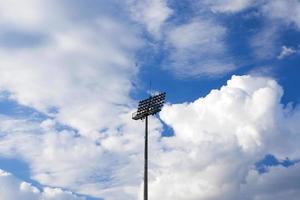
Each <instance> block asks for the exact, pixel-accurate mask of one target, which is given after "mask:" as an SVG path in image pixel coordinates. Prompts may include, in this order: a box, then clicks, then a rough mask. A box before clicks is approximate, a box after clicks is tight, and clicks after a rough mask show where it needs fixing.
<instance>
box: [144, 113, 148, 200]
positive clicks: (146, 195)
mask: <svg viewBox="0 0 300 200" xmlns="http://www.w3.org/2000/svg"><path fill="white" fill-rule="evenodd" d="M144 167H145V168H144V200H148V116H146V118H145V166H144Z"/></svg>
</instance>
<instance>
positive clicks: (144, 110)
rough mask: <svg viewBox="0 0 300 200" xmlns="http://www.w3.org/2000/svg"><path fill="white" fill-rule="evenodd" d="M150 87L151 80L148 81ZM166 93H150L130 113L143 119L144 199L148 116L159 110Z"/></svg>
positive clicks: (145, 194) (133, 117) (135, 118)
mask: <svg viewBox="0 0 300 200" xmlns="http://www.w3.org/2000/svg"><path fill="white" fill-rule="evenodd" d="M150 87H151V81H150ZM165 98H166V93H165V92H163V93H160V94H158V95H154V96H152V95H150V97H149V98H148V99H144V100H142V101H140V102H139V106H138V110H137V112H135V113H133V114H132V119H134V120H139V119H141V120H142V119H145V151H144V158H145V159H144V200H148V116H149V115H155V114H156V113H158V112H160V111H161V109H162V107H163V105H164V103H165Z"/></svg>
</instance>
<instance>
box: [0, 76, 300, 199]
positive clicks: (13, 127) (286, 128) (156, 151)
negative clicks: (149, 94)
mask: <svg viewBox="0 0 300 200" xmlns="http://www.w3.org/2000/svg"><path fill="white" fill-rule="evenodd" d="M282 94H283V90H282V89H281V87H280V86H279V85H278V84H277V83H276V82H275V81H274V80H272V79H268V78H262V77H261V78H259V77H251V76H241V77H240V76H234V77H232V79H231V80H229V81H228V83H227V85H226V86H223V87H222V88H221V89H220V90H213V91H211V93H210V94H208V95H207V96H206V97H203V98H199V99H198V100H196V101H195V102H192V103H185V104H177V105H167V106H166V107H165V108H164V109H163V111H162V112H161V118H162V120H163V121H164V122H165V123H167V124H168V125H169V126H171V127H172V128H173V129H174V132H175V136H174V137H169V138H160V136H159V135H160V132H161V124H160V123H159V122H158V121H156V120H153V119H151V126H150V127H151V129H152V130H151V131H150V133H151V134H150V151H149V152H150V155H149V156H150V157H149V158H150V172H149V174H150V185H149V187H150V188H149V190H150V191H151V192H150V193H149V195H150V198H152V199H166V200H168V199H179V200H181V199H185V200H186V199H187V200H189V199H199V198H202V199H205V200H206V199H215V200H217V199H225V200H232V199H240V197H241V196H243V197H245V199H247V198H248V199H249V200H253V199H255V198H256V197H257V198H258V197H259V198H262V197H263V196H266V195H267V197H268V198H270V199H272V197H274V198H275V197H277V196H278V195H279V196H282V195H284V194H296V193H297V190H296V189H293V188H296V187H295V186H296V185H294V184H292V185H290V186H289V187H287V188H284V189H282V190H281V191H280V192H278V193H273V192H272V191H270V189H269V188H271V185H272V180H273V179H270V180H269V178H268V177H269V176H272V177H273V176H276V177H278V178H277V179H278V180H283V181H285V180H286V179H285V178H284V177H285V174H286V173H288V174H293V173H295V171H297V169H298V164H296V165H295V168H294V167H293V168H291V167H290V168H284V169H281V170H279V171H282V172H280V173H278V172H277V171H278V170H276V169H277V168H281V167H273V168H272V169H271V170H269V172H268V174H270V175H267V174H263V175H261V174H256V175H255V173H256V172H255V171H254V170H253V168H254V164H255V163H256V162H257V161H258V160H260V159H262V158H263V157H264V155H265V154H267V153H272V154H274V155H275V156H277V157H278V158H279V159H284V158H286V157H289V158H290V159H291V160H293V159H298V158H299V157H300V151H299V148H298V147H299V145H300V144H299V143H300V138H299V137H300V135H299V134H298V130H299V128H300V127H299V123H298V122H299V120H300V112H299V111H300V110H299V108H295V109H291V108H289V107H287V108H284V107H283V105H281V104H280V99H281V96H282ZM121 118H122V120H121V122H122V124H121V125H120V127H119V129H118V130H117V129H110V130H107V131H106V132H105V133H104V135H103V136H102V139H101V140H98V141H95V140H91V139H89V138H85V137H78V136H76V133H74V132H73V131H71V130H70V131H68V130H62V131H57V130H55V129H54V126H55V121H50V120H47V121H44V122H42V123H38V122H31V121H28V120H20V119H19V120H16V119H9V118H6V117H1V120H0V127H1V130H0V133H1V141H0V152H1V155H2V156H5V157H17V158H19V159H23V160H25V161H26V162H27V163H28V165H29V167H30V169H31V174H32V177H31V178H32V179H34V180H37V181H39V182H40V183H42V184H45V185H50V186H54V187H63V188H67V189H69V190H71V191H74V192H77V193H81V194H88V195H92V196H96V197H104V198H105V199H137V194H142V187H140V185H141V182H142V158H143V156H142V153H143V151H142V149H143V137H141V136H142V135H143V124H142V123H137V122H136V121H132V120H131V118H130V113H128V114H125V115H122V117H121ZM97 143H98V144H97ZM16 144H18V145H16ZM83 163H84V164H83ZM273 169H275V170H273ZM253 177H254V178H253ZM261 180H267V181H265V189H263V190H259V188H255V187H254V186H255V185H256V183H257V184H259V182H260V181H261ZM282 184H284V183H282ZM295 184H296V183H295ZM25 186H26V185H25ZM25 186H24V187H25ZM25 188H26V187H25ZM245 188H246V189H245ZM247 188H249V191H251V192H247V191H248V190H247ZM250 189H251V190H250ZM276 195H277V196H276ZM248 199H247V200H248Z"/></svg>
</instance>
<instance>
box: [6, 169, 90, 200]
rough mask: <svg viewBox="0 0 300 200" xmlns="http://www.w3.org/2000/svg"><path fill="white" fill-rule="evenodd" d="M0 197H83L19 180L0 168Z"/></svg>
mask: <svg viewBox="0 0 300 200" xmlns="http://www.w3.org/2000/svg"><path fill="white" fill-rule="evenodd" d="M0 198H1V199H3V200H17V199H23V200H54V199H55V200H76V199H78V200H79V199H82V200H84V199H85V198H83V197H79V196H76V195H75V194H73V193H72V192H69V191H63V190H62V189H59V188H49V187H45V188H43V190H42V191H41V190H40V189H38V188H36V187H34V186H32V185H31V184H29V183H27V182H24V181H21V180H20V179H18V178H16V177H15V176H13V175H12V174H10V173H7V172H5V171H3V170H1V169H0Z"/></svg>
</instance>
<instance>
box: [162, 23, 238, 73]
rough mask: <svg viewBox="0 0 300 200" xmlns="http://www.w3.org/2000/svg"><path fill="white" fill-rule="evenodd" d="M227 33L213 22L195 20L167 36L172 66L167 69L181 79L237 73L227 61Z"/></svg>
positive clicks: (174, 29) (176, 28)
mask: <svg viewBox="0 0 300 200" xmlns="http://www.w3.org/2000/svg"><path fill="white" fill-rule="evenodd" d="M225 35H226V29H225V28H224V27H223V26H221V25H219V24H217V23H216V22H214V21H211V20H206V19H195V20H194V21H192V22H190V23H187V24H183V25H181V26H176V27H173V28H171V29H170V30H169V31H168V34H167V44H168V45H169V51H170V55H169V62H168V63H166V64H165V65H166V66H165V69H168V70H170V71H171V72H172V73H174V74H175V75H177V76H178V77H189V76H192V77H193V76H218V75H222V74H224V73H227V72H229V71H232V70H234V69H235V67H234V65H233V64H232V63H231V62H230V61H229V60H230V59H226V57H228V55H227V53H226V45H225V42H224V40H225V39H224V38H225Z"/></svg>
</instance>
